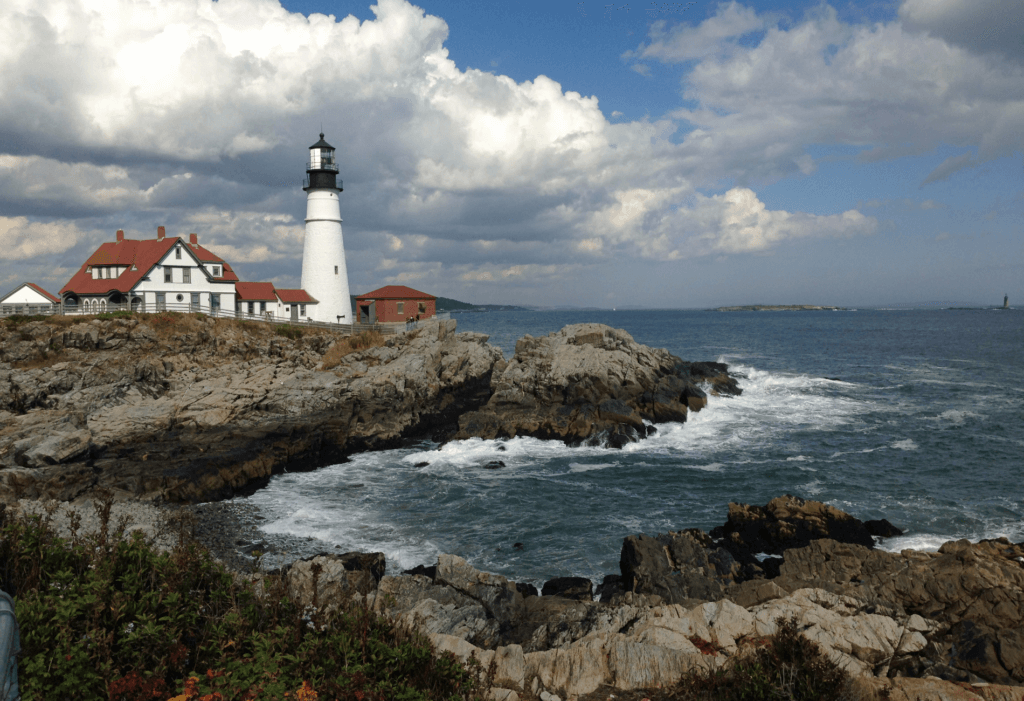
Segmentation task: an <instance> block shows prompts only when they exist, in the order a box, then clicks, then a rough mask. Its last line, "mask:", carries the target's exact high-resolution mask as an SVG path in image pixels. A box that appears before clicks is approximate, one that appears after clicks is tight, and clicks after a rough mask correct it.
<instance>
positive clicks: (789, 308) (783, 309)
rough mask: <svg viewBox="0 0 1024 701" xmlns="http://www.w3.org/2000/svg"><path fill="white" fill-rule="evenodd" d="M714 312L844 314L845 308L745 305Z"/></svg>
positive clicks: (806, 305) (846, 309)
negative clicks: (822, 312)
mask: <svg viewBox="0 0 1024 701" xmlns="http://www.w3.org/2000/svg"><path fill="white" fill-rule="evenodd" d="M713 311H716V312H808V311H815V312H820V311H825V312H846V311H849V309H848V308H846V307H828V306H818V305H816V304H747V305H744V306H741V307H716V308H715V309H714V310H713Z"/></svg>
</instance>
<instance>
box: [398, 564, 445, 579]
mask: <svg viewBox="0 0 1024 701" xmlns="http://www.w3.org/2000/svg"><path fill="white" fill-rule="evenodd" d="M402 574H417V575H420V576H421V577H429V578H430V579H433V578H434V577H436V576H437V565H430V566H426V565H416V566H415V567H413V568H412V569H411V570H402Z"/></svg>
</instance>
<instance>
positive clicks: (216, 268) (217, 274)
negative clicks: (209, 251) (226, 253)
mask: <svg viewBox="0 0 1024 701" xmlns="http://www.w3.org/2000/svg"><path fill="white" fill-rule="evenodd" d="M213 276H214V277H220V266H219V265H215V266H213Z"/></svg>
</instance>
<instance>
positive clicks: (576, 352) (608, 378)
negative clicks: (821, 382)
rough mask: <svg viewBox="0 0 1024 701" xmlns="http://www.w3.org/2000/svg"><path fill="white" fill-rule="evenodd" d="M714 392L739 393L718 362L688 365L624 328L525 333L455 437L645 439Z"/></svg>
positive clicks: (606, 442) (599, 326)
mask: <svg viewBox="0 0 1024 701" xmlns="http://www.w3.org/2000/svg"><path fill="white" fill-rule="evenodd" d="M702 385H704V386H710V388H711V391H712V392H714V393H716V394H717V393H723V394H739V393H740V389H739V387H738V386H737V384H736V380H735V379H734V378H732V377H730V376H729V374H728V368H727V367H726V366H725V365H722V364H720V363H688V362H684V361H682V360H680V359H679V358H677V357H676V356H674V355H672V354H671V353H669V352H668V351H666V350H663V349H659V348H648V347H647V346H644V345H641V344H639V343H637V342H636V341H634V340H633V337H632V336H630V335H629V334H628V333H626V332H625V331H622V330H621V329H613V328H611V327H609V326H605V325H603V324H573V325H571V326H566V327H565V328H563V329H562V330H560V331H556V332H554V333H552V334H549V335H548V336H544V337H541V338H534V337H532V336H524V337H523V338H522V339H520V340H519V341H518V342H517V343H516V352H515V356H514V357H513V358H512V360H511V361H510V362H509V363H508V364H507V365H506V366H504V367H501V368H498V369H497V371H496V372H495V373H494V374H493V375H492V378H491V392H492V393H491V398H490V400H489V401H488V402H487V404H486V405H485V406H484V407H482V408H481V409H480V410H479V411H474V412H469V413H467V414H466V415H465V416H463V417H462V418H461V419H460V420H459V433H458V436H457V437H459V438H469V437H471V436H480V437H482V438H508V437H512V436H533V437H535V438H546V439H552V438H554V439H560V440H564V441H566V442H567V443H569V444H577V445H578V444H581V443H585V444H588V445H595V444H600V445H610V446H613V447H621V446H622V445H624V444H625V443H628V442H631V441H636V440H639V439H641V438H644V437H646V436H647V435H649V433H651V432H652V429H653V426H652V424H655V423H665V422H669V421H680V422H681V421H686V416H687V412H688V411H700V410H701V409H702V408H703V407H704V406H705V405H706V404H707V394H706V393H705V391H704V390H703V389H702V388H701V387H702Z"/></svg>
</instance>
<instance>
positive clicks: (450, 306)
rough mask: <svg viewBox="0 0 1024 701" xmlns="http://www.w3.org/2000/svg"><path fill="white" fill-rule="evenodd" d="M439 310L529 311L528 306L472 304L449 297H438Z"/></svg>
mask: <svg viewBox="0 0 1024 701" xmlns="http://www.w3.org/2000/svg"><path fill="white" fill-rule="evenodd" d="M437 311H439V312H527V311H530V309H528V308H527V307H517V306H516V305H514V304H470V303H469V302H460V301H459V300H457V299H451V298H449V297H438V298H437Z"/></svg>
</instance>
